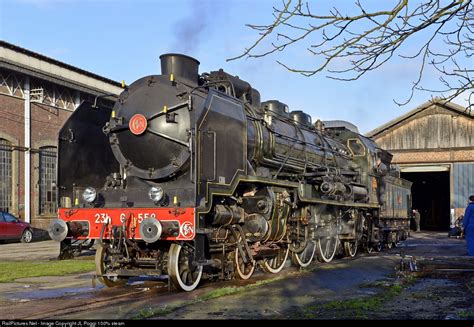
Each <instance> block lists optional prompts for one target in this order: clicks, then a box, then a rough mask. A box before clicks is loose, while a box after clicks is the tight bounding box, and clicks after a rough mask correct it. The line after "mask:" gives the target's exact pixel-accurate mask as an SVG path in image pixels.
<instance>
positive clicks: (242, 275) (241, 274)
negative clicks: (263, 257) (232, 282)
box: [234, 249, 256, 280]
mask: <svg viewBox="0 0 474 327" xmlns="http://www.w3.org/2000/svg"><path fill="white" fill-rule="evenodd" d="M234 251H235V254H234V264H235V269H236V270H237V274H238V276H237V277H238V278H239V279H242V280H246V279H249V278H250V277H251V276H252V275H253V273H254V271H255V263H256V262H255V260H254V261H253V262H252V269H250V271H249V272H248V273H247V274H245V266H244V271H242V269H241V267H240V261H239V259H241V256H240V255H239V249H235V250H234ZM244 265H245V264H244Z"/></svg>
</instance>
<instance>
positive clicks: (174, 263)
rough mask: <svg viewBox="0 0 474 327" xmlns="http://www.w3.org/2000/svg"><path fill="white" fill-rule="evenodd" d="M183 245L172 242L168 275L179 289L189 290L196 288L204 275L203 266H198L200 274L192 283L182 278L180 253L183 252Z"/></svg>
mask: <svg viewBox="0 0 474 327" xmlns="http://www.w3.org/2000/svg"><path fill="white" fill-rule="evenodd" d="M181 249H182V246H181V245H178V244H171V246H170V250H169V259H168V276H169V278H171V279H172V281H173V283H174V284H175V286H177V287H178V288H179V289H181V290H183V291H186V292H189V291H192V290H194V289H195V288H196V287H197V286H198V284H199V282H200V281H201V277H202V266H198V268H197V270H198V274H197V276H196V278H195V280H194V282H193V283H192V284H191V285H187V284H186V283H185V282H184V281H183V280H182V278H181V273H182V272H180V271H179V268H180V267H179V254H180V253H181Z"/></svg>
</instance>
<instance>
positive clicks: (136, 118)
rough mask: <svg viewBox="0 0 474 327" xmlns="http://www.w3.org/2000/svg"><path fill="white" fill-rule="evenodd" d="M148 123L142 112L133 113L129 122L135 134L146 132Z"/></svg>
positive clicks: (131, 130)
mask: <svg viewBox="0 0 474 327" xmlns="http://www.w3.org/2000/svg"><path fill="white" fill-rule="evenodd" d="M147 125H148V123H147V121H146V118H145V116H143V115H142V114H136V115H133V117H132V118H131V119H130V122H129V123H128V127H129V128H130V132H132V133H133V134H135V135H140V134H143V132H145V130H146V127H147Z"/></svg>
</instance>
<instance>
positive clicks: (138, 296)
mask: <svg viewBox="0 0 474 327" xmlns="http://www.w3.org/2000/svg"><path fill="white" fill-rule="evenodd" d="M31 245H33V246H34V247H30V246H31ZM58 251H59V249H58V247H57V245H56V244H54V243H51V242H39V243H32V244H28V245H25V244H2V245H0V258H1V259H4V258H10V259H16V256H15V253H16V254H17V255H19V256H21V257H22V258H25V259H27V258H28V259H31V258H35V257H36V258H43V259H44V258H51V259H53V258H55V257H56V256H57V253H58ZM400 253H402V254H404V255H406V256H416V257H418V258H421V257H428V256H433V255H437V256H440V255H442V256H462V255H465V253H466V247H465V241H464V240H458V239H449V238H448V237H447V233H423V232H421V233H412V236H411V238H410V239H409V240H408V241H406V242H405V243H404V244H402V247H400V248H396V249H390V250H388V251H385V252H383V253H380V254H370V255H367V254H364V255H361V256H359V257H357V258H356V259H348V258H343V259H338V260H336V261H334V262H333V263H331V264H319V263H315V264H314V265H313V266H312V267H311V269H309V270H306V271H298V270H297V269H295V268H288V269H286V270H285V273H284V274H283V275H282V279H279V280H274V281H271V282H270V283H268V284H266V285H264V284H262V285H258V284H253V287H252V286H249V285H251V284H252V283H255V281H259V283H261V282H262V280H267V281H268V280H269V279H271V278H273V277H275V276H274V275H273V276H272V275H267V274H263V273H258V274H257V275H256V276H255V277H254V278H253V280H252V281H251V282H246V283H236V282H225V283H203V285H201V286H200V287H199V288H198V289H197V290H196V291H194V292H191V293H177V292H169V291H168V289H167V285H166V283H164V282H160V281H143V280H141V281H133V282H130V283H129V284H128V285H127V286H126V287H125V288H118V289H106V288H104V287H102V285H100V284H98V283H95V281H94V274H93V272H90V273H86V274H75V275H69V276H63V277H41V278H32V279H23V280H17V281H16V282H15V283H2V284H0V317H1V318H3V319H28V318H38V319H57V318H59V319H127V318H134V317H135V318H136V317H138V318H155V319H162V318H165V319H183V318H184V319H196V318H197V319H232V318H248V319H259V318H269V319H299V318H306V319H307V318H310V319H348V318H349V319H353V318H369V319H466V318H470V319H474V315H473V313H474V295H473V290H474V279H473V275H472V274H469V273H465V274H461V275H460V274H454V275H450V276H439V275H437V276H424V277H418V278H411V276H408V277H407V276H404V275H403V274H400V273H397V269H398V267H399V266H400V265H399V263H400V260H401V257H400ZM0 264H1V263H0ZM407 281H408V284H407V283H406V282H407ZM243 285H247V286H246V287H247V288H246V289H245V290H244V291H237V292H234V293H235V294H231V295H226V296H220V297H218V298H212V297H214V296H217V293H216V292H219V291H221V290H231V291H233V290H235V288H231V287H236V286H243ZM238 290H242V288H239V289H238ZM392 291H396V292H392ZM209 298H211V299H209ZM104 304H105V305H104Z"/></svg>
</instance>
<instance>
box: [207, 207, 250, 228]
mask: <svg viewBox="0 0 474 327" xmlns="http://www.w3.org/2000/svg"><path fill="white" fill-rule="evenodd" d="M244 215H245V213H244V212H243V209H242V208H238V207H235V206H232V207H230V206H225V205H222V204H218V205H216V207H215V209H214V219H213V220H212V224H213V225H230V224H237V223H239V222H241V221H242V218H243V217H244Z"/></svg>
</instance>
